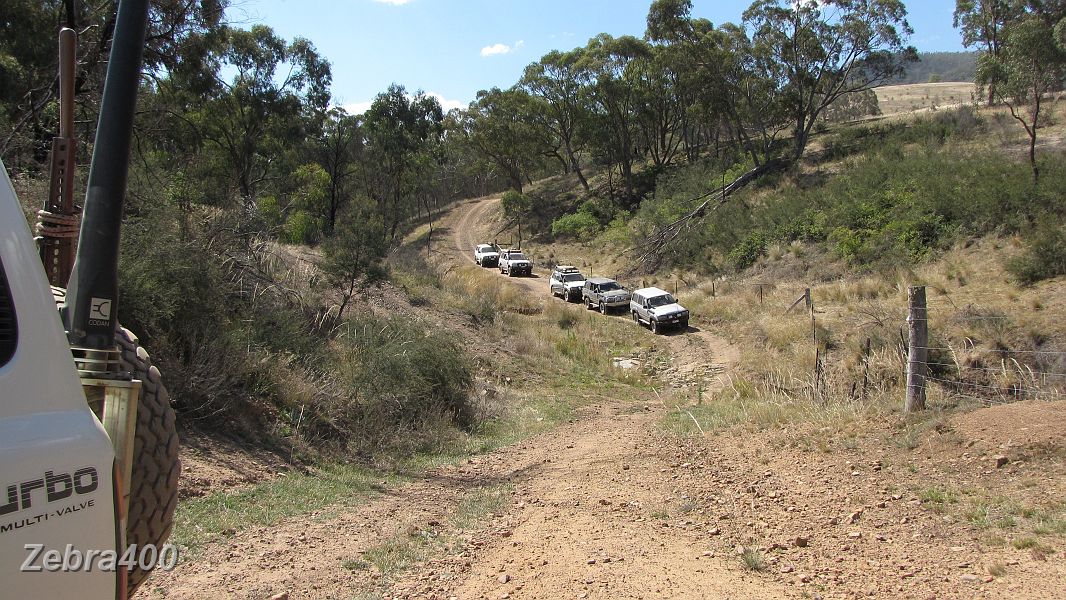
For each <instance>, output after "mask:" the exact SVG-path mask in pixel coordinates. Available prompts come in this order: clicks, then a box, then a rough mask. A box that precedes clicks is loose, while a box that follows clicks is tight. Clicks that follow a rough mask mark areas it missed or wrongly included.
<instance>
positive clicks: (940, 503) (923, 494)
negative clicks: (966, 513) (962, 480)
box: [918, 486, 959, 512]
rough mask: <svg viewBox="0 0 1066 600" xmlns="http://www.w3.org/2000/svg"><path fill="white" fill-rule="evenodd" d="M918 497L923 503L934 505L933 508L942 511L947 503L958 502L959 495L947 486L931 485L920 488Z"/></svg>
mask: <svg viewBox="0 0 1066 600" xmlns="http://www.w3.org/2000/svg"><path fill="white" fill-rule="evenodd" d="M918 499H919V500H921V501H922V503H923V504H930V505H932V506H933V510H935V511H937V512H942V511H943V510H944V508H945V506H946V505H948V504H955V503H956V502H958V501H959V495H958V493H956V492H955V491H953V490H949V489H947V488H942V487H935V486H931V487H927V488H923V489H920V490H918Z"/></svg>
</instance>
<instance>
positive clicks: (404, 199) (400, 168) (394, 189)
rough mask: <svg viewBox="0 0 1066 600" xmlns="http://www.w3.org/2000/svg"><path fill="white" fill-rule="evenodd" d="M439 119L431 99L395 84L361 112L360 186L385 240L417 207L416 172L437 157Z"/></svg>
mask: <svg viewBox="0 0 1066 600" xmlns="http://www.w3.org/2000/svg"><path fill="white" fill-rule="evenodd" d="M443 122H444V111H443V110H442V109H441V106H440V103H439V102H438V101H437V99H436V98H434V97H433V96H428V95H426V94H425V93H423V92H421V91H419V92H416V93H415V94H414V95H413V96H412V95H408V93H407V90H406V89H404V87H403V86H401V85H396V84H393V85H391V86H389V89H388V90H387V91H385V92H382V93H380V94H378V95H377V97H376V98H375V99H374V102H373V103H372V104H371V106H370V109H369V110H367V111H366V114H365V115H363V128H364V132H365V139H366V146H365V149H364V151H363V153H362V156H363V167H362V169H361V172H362V174H363V184H364V189H365V192H366V195H367V196H368V197H370V198H371V199H373V201H374V203H375V206H376V213H377V215H379V216H380V218H381V220H382V223H383V228H382V231H383V234H384V235H385V236H387V239H388V240H389V241H390V242H391V241H394V240H395V239H396V234H397V231H398V229H399V225H400V223H401V222H402V221H403V220H404V219H405V218H407V217H408V216H410V215H411V214H412V213H413V212H415V210H417V208H418V197H417V194H418V193H419V192H420V190H421V182H420V176H421V175H424V174H425V173H424V170H425V169H426V168H427V167H429V166H432V165H433V164H434V161H435V160H436V157H437V156H438V152H439V149H440V146H441V143H442V141H443V136H444V127H443ZM412 209H414V210H412Z"/></svg>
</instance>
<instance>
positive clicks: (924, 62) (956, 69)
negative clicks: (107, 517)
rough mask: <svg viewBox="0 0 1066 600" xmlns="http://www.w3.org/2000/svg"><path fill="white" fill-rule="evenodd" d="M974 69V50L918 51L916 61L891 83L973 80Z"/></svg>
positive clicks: (975, 64) (975, 54) (975, 56)
mask: <svg viewBox="0 0 1066 600" xmlns="http://www.w3.org/2000/svg"><path fill="white" fill-rule="evenodd" d="M976 71H977V53H976V52H919V53H918V62H916V63H912V64H910V65H908V66H907V73H906V75H904V76H903V77H901V78H900V79H899V80H898V81H895V82H893V83H892V85H908V84H913V83H938V82H941V81H973V80H974V75H975V74H976Z"/></svg>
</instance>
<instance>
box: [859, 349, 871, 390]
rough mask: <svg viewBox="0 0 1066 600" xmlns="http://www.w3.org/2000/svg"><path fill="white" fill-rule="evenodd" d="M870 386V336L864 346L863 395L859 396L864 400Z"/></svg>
mask: <svg viewBox="0 0 1066 600" xmlns="http://www.w3.org/2000/svg"><path fill="white" fill-rule="evenodd" d="M869 387H870V338H866V343H865V344H863V347H862V395H861V396H859V397H860V398H861V399H862V401H863V402H865V401H866V390H867V389H868V388H869Z"/></svg>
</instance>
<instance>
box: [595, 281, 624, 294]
mask: <svg viewBox="0 0 1066 600" xmlns="http://www.w3.org/2000/svg"><path fill="white" fill-rule="evenodd" d="M620 289H622V286H620V285H618V283H617V282H614V281H610V282H607V283H601V284H600V291H601V292H613V291H615V290H620Z"/></svg>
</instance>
